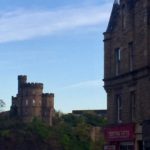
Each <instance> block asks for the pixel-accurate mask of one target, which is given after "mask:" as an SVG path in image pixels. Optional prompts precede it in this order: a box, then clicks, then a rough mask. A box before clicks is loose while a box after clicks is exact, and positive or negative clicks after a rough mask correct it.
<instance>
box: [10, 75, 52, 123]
mask: <svg viewBox="0 0 150 150" xmlns="http://www.w3.org/2000/svg"><path fill="white" fill-rule="evenodd" d="M11 113H12V114H13V115H15V116H18V117H19V118H20V119H21V120H22V121H23V122H31V121H32V120H33V118H39V119H41V120H43V121H44V122H46V123H47V124H49V125H52V118H53V114H54V94H53V93H50V94H49V93H43V84H42V83H27V76H22V75H20V76H18V93H17V95H16V97H12V106H11Z"/></svg>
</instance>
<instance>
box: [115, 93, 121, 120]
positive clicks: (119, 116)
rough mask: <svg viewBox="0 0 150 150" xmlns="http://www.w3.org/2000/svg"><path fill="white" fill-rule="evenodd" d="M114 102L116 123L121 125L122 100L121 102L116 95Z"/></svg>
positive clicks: (119, 97)
mask: <svg viewBox="0 0 150 150" xmlns="http://www.w3.org/2000/svg"><path fill="white" fill-rule="evenodd" d="M116 100H117V122H118V123H121V122H122V100H121V96H120V95H117V96H116Z"/></svg>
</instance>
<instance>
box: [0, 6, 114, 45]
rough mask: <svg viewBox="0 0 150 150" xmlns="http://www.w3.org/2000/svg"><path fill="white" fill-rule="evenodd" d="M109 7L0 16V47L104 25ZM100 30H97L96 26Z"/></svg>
mask: <svg viewBox="0 0 150 150" xmlns="http://www.w3.org/2000/svg"><path fill="white" fill-rule="evenodd" d="M110 8H111V4H110V3H107V4H104V5H102V6H91V7H84V8H69V7H67V8H61V9H60V8H59V9H57V10H49V11H45V10H39V11H35V10H34V11H33V10H32V11H31V10H30V11H29V10H16V11H12V12H0V43H3V42H9V41H18V40H26V39H31V38H34V37H40V36H45V35H51V34H56V33H57V32H58V33H59V32H63V31H66V32H67V31H68V30H72V29H76V28H79V27H85V26H86V27H90V26H91V27H93V26H96V25H100V24H102V23H104V22H106V21H107V20H108V18H109V15H110ZM99 27H100V26H99Z"/></svg>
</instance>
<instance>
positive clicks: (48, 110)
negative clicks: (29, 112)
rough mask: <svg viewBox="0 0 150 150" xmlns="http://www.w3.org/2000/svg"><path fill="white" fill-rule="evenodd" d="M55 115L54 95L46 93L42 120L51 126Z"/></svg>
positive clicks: (43, 96) (43, 99) (43, 100)
mask: <svg viewBox="0 0 150 150" xmlns="http://www.w3.org/2000/svg"><path fill="white" fill-rule="evenodd" d="M53 114H54V94H53V93H50V94H49V93H45V94H43V95H42V118H43V120H44V121H45V122H46V123H48V124H49V125H50V126H51V125H52V118H53Z"/></svg>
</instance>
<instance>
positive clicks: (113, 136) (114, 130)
mask: <svg viewBox="0 0 150 150" xmlns="http://www.w3.org/2000/svg"><path fill="white" fill-rule="evenodd" d="M134 137H135V136H134V125H133V124H128V125H118V126H117V125H116V126H114V127H108V128H106V129H105V138H106V139H107V141H124V140H133V139H134Z"/></svg>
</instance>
